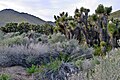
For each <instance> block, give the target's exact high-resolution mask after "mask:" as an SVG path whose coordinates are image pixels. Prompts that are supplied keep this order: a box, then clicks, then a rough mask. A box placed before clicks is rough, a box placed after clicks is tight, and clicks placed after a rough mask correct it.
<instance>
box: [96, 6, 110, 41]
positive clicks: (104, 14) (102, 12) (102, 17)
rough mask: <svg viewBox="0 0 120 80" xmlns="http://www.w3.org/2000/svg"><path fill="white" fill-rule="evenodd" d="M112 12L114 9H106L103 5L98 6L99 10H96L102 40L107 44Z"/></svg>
mask: <svg viewBox="0 0 120 80" xmlns="http://www.w3.org/2000/svg"><path fill="white" fill-rule="evenodd" d="M111 11H112V7H104V6H103V5H102V4H100V5H98V7H97V9H96V10H95V12H96V14H97V15H98V20H97V24H98V27H99V31H100V40H101V41H104V42H106V43H108V42H109V36H108V32H107V31H108V30H107V25H108V16H109V15H110V12H111Z"/></svg>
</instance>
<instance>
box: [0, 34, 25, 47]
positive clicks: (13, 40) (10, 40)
mask: <svg viewBox="0 0 120 80" xmlns="http://www.w3.org/2000/svg"><path fill="white" fill-rule="evenodd" d="M22 42H23V37H21V36H15V37H12V38H7V39H3V40H1V41H0V45H14V44H22Z"/></svg>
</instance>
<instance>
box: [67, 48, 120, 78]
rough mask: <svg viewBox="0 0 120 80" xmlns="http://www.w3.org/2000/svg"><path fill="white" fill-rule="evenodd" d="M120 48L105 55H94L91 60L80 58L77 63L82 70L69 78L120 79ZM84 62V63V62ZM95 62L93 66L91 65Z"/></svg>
mask: <svg viewBox="0 0 120 80" xmlns="http://www.w3.org/2000/svg"><path fill="white" fill-rule="evenodd" d="M119 57H120V50H119V49H118V50H112V51H110V52H109V53H107V54H106V56H105V57H100V56H99V57H97V56H94V58H93V59H91V60H87V62H86V60H78V61H77V62H76V63H77V65H78V67H79V68H81V66H82V68H83V69H82V71H80V72H79V73H78V74H74V75H72V76H71V77H70V78H69V79H68V80H119V79H120V58H119ZM83 63H84V64H83ZM91 64H93V67H91ZM86 69H87V70H86Z"/></svg>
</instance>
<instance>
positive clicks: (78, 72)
mask: <svg viewBox="0 0 120 80" xmlns="http://www.w3.org/2000/svg"><path fill="white" fill-rule="evenodd" d="M111 11H112V7H104V6H103V5H102V4H100V5H98V7H97V9H96V10H95V12H96V13H95V14H93V15H88V13H89V12H90V10H89V9H86V8H84V7H81V8H80V9H76V10H75V14H74V17H73V16H69V15H68V13H67V12H62V13H60V15H59V16H56V15H55V16H54V18H55V23H56V26H52V25H49V24H44V25H33V24H30V23H24V22H23V23H19V24H18V23H7V24H6V25H5V26H4V27H1V28H0V30H1V31H0V67H2V68H5V67H13V66H21V67H23V68H25V71H26V73H27V74H28V76H32V80H119V79H120V74H119V73H120V70H119V68H120V65H119V64H120V63H119V56H120V50H119V46H120V45H119V44H118V43H117V40H118V39H120V24H119V20H118V19H117V20H116V19H113V18H112V19H108V16H109V15H110V12H111ZM115 49H117V50H115ZM0 74H1V73H0ZM4 77H5V79H2V80H8V79H7V76H6V75H2V74H1V76H0V78H4ZM13 80H14V79H13Z"/></svg>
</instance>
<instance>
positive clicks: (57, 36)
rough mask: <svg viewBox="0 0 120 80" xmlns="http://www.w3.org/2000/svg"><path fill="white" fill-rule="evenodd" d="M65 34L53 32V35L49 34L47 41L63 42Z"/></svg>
mask: <svg viewBox="0 0 120 80" xmlns="http://www.w3.org/2000/svg"><path fill="white" fill-rule="evenodd" d="M65 40H66V38H65V35H64V34H61V33H57V34H56V33H54V34H53V35H51V36H50V39H48V42H49V43H57V42H63V41H65Z"/></svg>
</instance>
